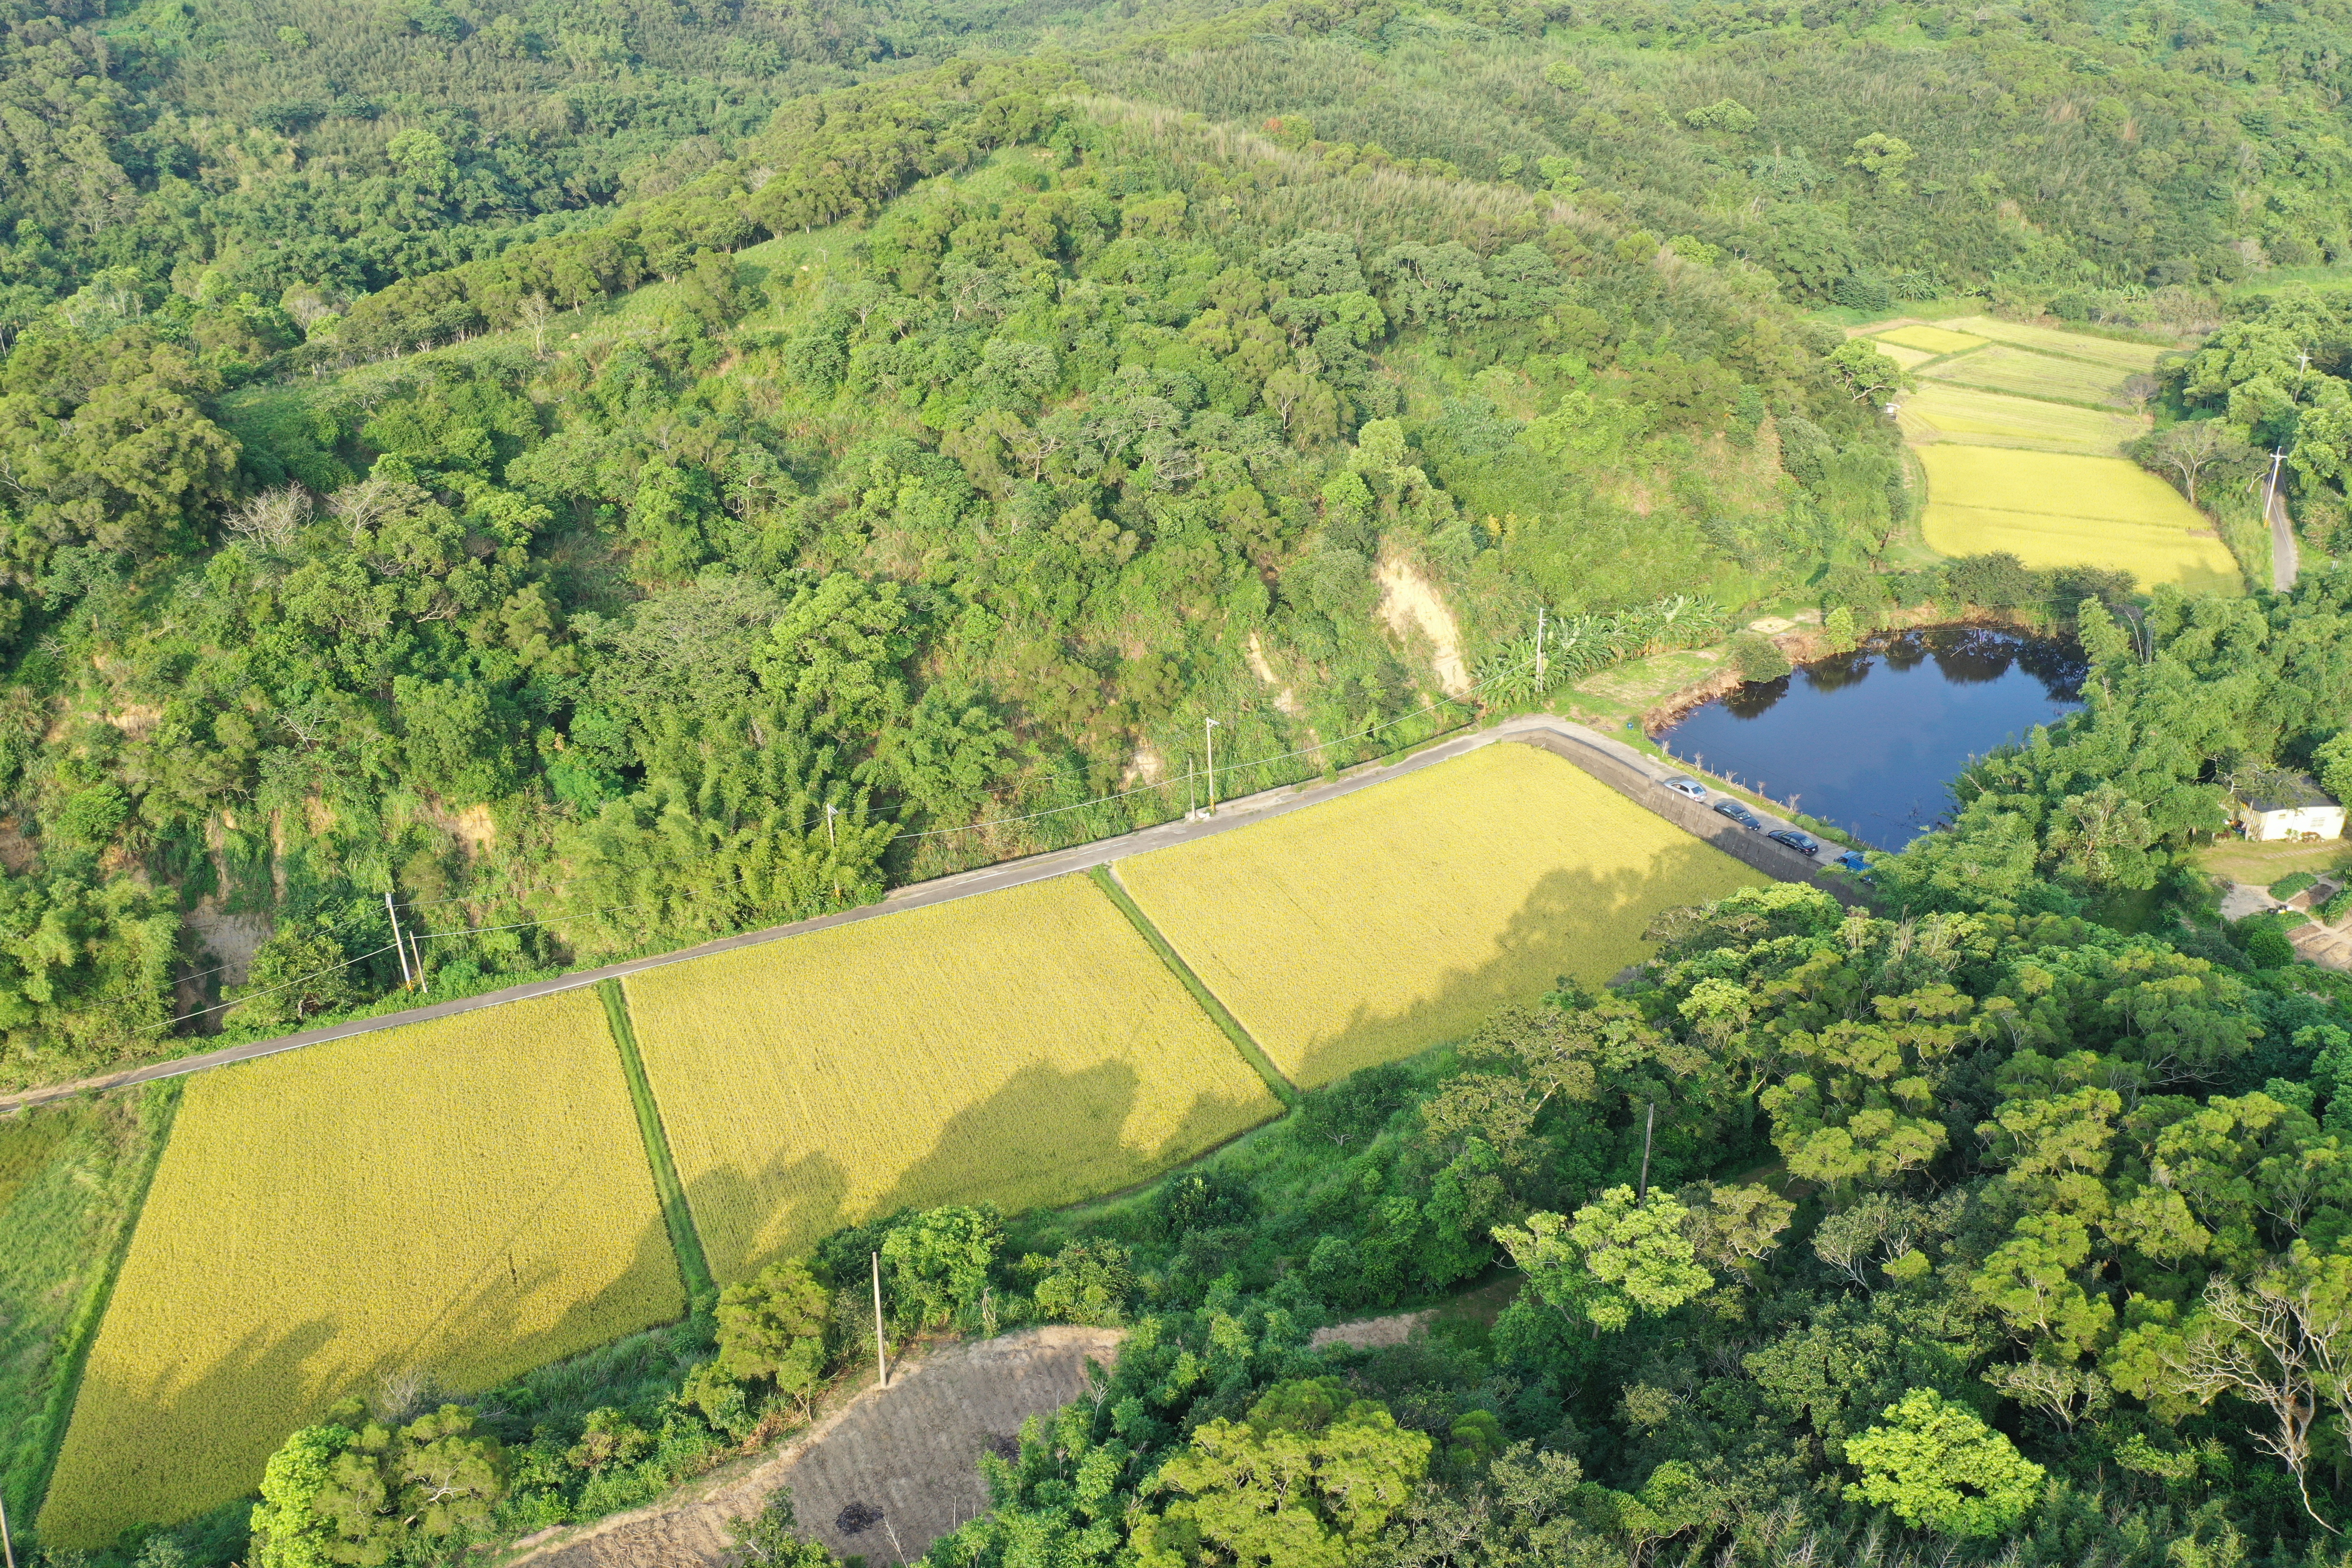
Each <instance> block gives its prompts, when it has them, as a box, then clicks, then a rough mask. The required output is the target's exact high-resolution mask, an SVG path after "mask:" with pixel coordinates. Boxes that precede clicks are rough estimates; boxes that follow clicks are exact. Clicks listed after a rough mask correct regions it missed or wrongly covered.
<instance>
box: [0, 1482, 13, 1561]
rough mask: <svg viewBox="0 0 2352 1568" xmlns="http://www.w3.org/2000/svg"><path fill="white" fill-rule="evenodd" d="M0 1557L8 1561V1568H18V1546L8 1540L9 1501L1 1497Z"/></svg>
mask: <svg viewBox="0 0 2352 1568" xmlns="http://www.w3.org/2000/svg"><path fill="white" fill-rule="evenodd" d="M0 1557H5V1558H6V1559H7V1560H8V1568H16V1542H13V1541H10V1540H9V1539H8V1500H7V1499H6V1498H5V1497H0Z"/></svg>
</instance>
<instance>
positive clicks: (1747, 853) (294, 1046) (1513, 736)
mask: <svg viewBox="0 0 2352 1568" xmlns="http://www.w3.org/2000/svg"><path fill="white" fill-rule="evenodd" d="M1497 741H1517V742H1525V743H1528V744H1530V745H1535V746H1538V747H1540V748H1542V749H1543V750H1545V751H1548V752H1554V753H1555V754H1557V755H1559V756H1562V757H1565V758H1567V759H1568V760H1569V761H1570V762H1572V763H1576V764H1577V765H1578V766H1579V767H1580V768H1582V769H1584V770H1585V771H1586V772H1587V773H1591V774H1592V775H1593V776H1594V777H1595V778H1597V779H1599V780H1600V781H1601V783H1603V784H1608V785H1609V786H1610V787H1611V788H1612V789H1614V790H1616V791H1617V792H1618V793H1619V794H1620V795H1624V796H1626V797H1627V798H1628V799H1630V800H1633V801H1634V802H1636V803H1637V804H1639V805H1643V806H1646V807H1648V808H1649V809H1650V810H1652V811H1654V812H1655V813H1657V814H1658V815H1659V816H1663V817H1664V818H1665V819H1666V820H1667V821H1669V822H1671V823H1673V824H1675V826H1678V827H1680V828H1682V829H1684V830H1685V831H1686V832H1688V833H1690V834H1692V835H1693V836H1694V837H1700V838H1704V839H1706V840H1707V841H1708V842H1709V843H1711V844H1713V845H1714V846H1715V847H1717V848H1718V849H1721V850H1723V851H1724V852H1725V853H1726V854H1728V855H1730V856H1732V857H1734V858H1738V859H1739V860H1742V861H1745V862H1746V863H1747V864H1748V865H1750V866H1753V867H1754V868H1757V869H1758V870H1759V871H1762V872H1764V873H1765V874H1766V875H1768V876H1771V877H1777V878H1779V879H1780V880H1782V881H1801V880H1811V881H1815V882H1818V883H1819V884H1820V885H1821V886H1822V887H1826V888H1828V889H1829V890H1830V891H1831V892H1832V893H1834V894H1836V895H1837V896H1838V897H1839V898H1841V899H1843V900H1846V901H1847V902H1849V903H1852V902H1858V901H1860V900H1858V899H1857V898H1856V896H1855V894H1854V893H1853V890H1852V889H1850V888H1848V887H1846V886H1844V885H1843V884H1841V883H1838V882H1837V881H1835V879H1823V878H1822V877H1821V876H1820V875H1819V873H1818V870H1817V868H1815V866H1814V865H1813V863H1812V862H1811V860H1809V859H1807V858H1805V857H1803V856H1801V855H1799V854H1798V853H1797V852H1796V851H1795V850H1793V849H1787V848H1784V847H1781V846H1780V845H1778V844H1774V843H1772V842H1771V841H1770V840H1769V839H1767V838H1765V837H1764V836H1763V835H1762V834H1760V833H1750V832H1748V831H1746V830H1745V829H1742V828H1740V827H1738V826H1736V825H1735V824H1733V823H1731V822H1729V821H1727V820H1726V819H1725V818H1723V817H1720V816H1716V815H1715V813H1714V812H1712V811H1710V810H1708V809H1707V808H1706V806H1703V805H1699V804H1698V803H1697V802H1696V801H1692V800H1688V799H1685V797H1684V796H1682V795H1676V794H1675V792H1673V791H1672V790H1669V789H1666V788H1664V787H1663V786H1661V785H1660V784H1659V783H1658V781H1659V780H1660V779H1664V778H1670V777H1673V776H1675V775H1674V774H1673V773H1670V772H1667V771H1666V770H1664V769H1662V768H1661V767H1660V766H1659V765H1658V764H1657V763H1655V762H1654V761H1653V760H1652V759H1650V758H1648V757H1646V756H1644V755H1643V754H1642V753H1641V752H1637V751H1635V750H1634V749H1633V747H1631V746H1628V745H1626V744H1625V743H1624V742H1622V741H1616V740H1612V739H1611V738H1610V737H1609V736H1606V735H1603V734H1601V733H1600V732H1599V731H1594V730H1590V729H1587V728H1586V727H1585V726H1583V725H1581V724H1573V723H1570V722H1569V721H1567V720H1565V719H1556V718H1554V717H1552V716H1551V715H1550V714H1548V713H1533V714H1527V715H1523V716H1521V717H1518V718H1514V719H1506V720H1504V721H1502V722H1501V723H1499V724H1496V725H1495V726H1493V727H1492V728H1490V729H1486V730H1480V731H1474V732H1473V733H1470V734H1466V735H1456V736H1454V737H1453V738H1452V739H1450V740H1445V741H1440V742H1437V743H1435V744H1434V745H1432V746H1430V747H1428V748H1426V749H1425V750H1423V751H1420V752H1414V753H1413V754H1412V756H1409V757H1407V758H1405V759H1404V760H1403V761H1402V762H1399V763H1391V764H1389V765H1387V766H1381V765H1378V764H1374V765H1371V766H1368V767H1365V768H1362V769H1360V770H1357V771H1355V772H1352V773H1349V774H1347V775H1345V776H1342V777H1340V778H1339V779H1336V780H1333V781H1332V782H1330V783H1328V784H1309V785H1307V786H1306V787H1304V788H1300V787H1297V786H1286V787H1284V788H1281V789H1272V790H1266V791H1264V792H1263V793H1261V794H1258V795H1244V796H1242V797H1241V798H1240V799H1238V800H1231V801H1225V802H1223V803H1221V804H1220V805H1218V807H1217V815H1216V816H1213V817H1211V816H1197V817H1193V818H1190V819H1187V820H1181V821H1177V822H1170V823H1163V824H1161V825H1160V826H1157V827H1146V828H1142V829H1139V830H1138V831H1136V832H1134V833H1127V834H1122V835H1120V836H1119V837H1116V838H1099V839H1097V840H1095V841H1094V842H1093V843H1091V844H1082V845H1079V846H1078V847H1076V848H1072V849H1058V850H1055V851H1054V852H1052V853H1050V854H1045V855H1033V856H1030V857H1028V858H1026V859H1021V860H1009V861H1006V862H1004V863H1003V864H1002V865H996V866H989V867H984V868H981V869H979V870H976V871H964V872H960V873H958V874H957V875H955V876H952V877H941V878H940V879H937V880H935V881H929V882H917V883H914V884H912V885H910V886H908V887H904V888H899V889H895V890H894V891H892V892H891V893H890V894H889V895H888V896H887V897H886V898H884V899H883V900H882V901H881V902H879V903H876V904H867V905H866V906H864V907H863V908H860V909H855V910H844V911H842V912H841V913H839V914H832V915H822V916H819V917H818V918H817V919H815V920H810V921H795V922H793V924H791V925H781V926H770V927H767V928H766V929H764V930H761V931H745V932H743V933H741V934H740V935H738V936H730V937H722V938H720V939H719V941H717V942H704V943H702V944H701V945H700V946H699V947H688V948H681V949H680V950H678V951H677V952H665V953H657V954H656V955H655V956H653V957H650V958H634V959H630V960H629V961H627V962H626V963H609V964H606V965H605V966H604V967H603V968H601V969H583V970H580V971H578V972H576V973H571V974H565V975H560V976H558V977H557V978H555V979H553V980H537V981H533V982H531V983H530V984H525V985H511V986H509V987H508V988H507V989H505V990H503V991H490V992H485V993H484V994H481V995H479V996H464V997H459V998H457V999H456V1000H453V1001H448V1002H436V1003H434V1004H433V1005H429V1006H425V1007H412V1008H409V1009H408V1010H406V1011H404V1012H399V1013H385V1014H383V1015H381V1016H376V1017H372V1018H355V1019H352V1020H351V1021H350V1022H348V1023H341V1024H329V1025H325V1026H321V1027H319V1028H316V1029H305V1030H303V1031H301V1032H300V1033H299V1034H293V1035H281V1036H278V1037H276V1038H274V1039H267V1040H249V1041H247V1042H246V1043H245V1044H243V1045H237V1046H226V1047H222V1048H221V1049H219V1050H216V1051H206V1052H205V1053H204V1054H202V1055H201V1056H192V1057H182V1058H178V1059H176V1060H173V1061H168V1062H157V1063H154V1064H153V1065H152V1066H149V1067H142V1068H131V1069H129V1070H127V1071H123V1072H118V1073H110V1074H107V1075H104V1076H101V1077H98V1078H87V1079H77V1080H75V1081H73V1082H71V1083H60V1084H51V1085H48V1086H47V1087H46V1088H42V1089H27V1090H26V1091H25V1092H23V1093H20V1094H13V1095H6V1096H0V1115H6V1114H7V1113H9V1112H10V1111H13V1110H20V1109H22V1108H23V1107H26V1106H29V1105H44V1104H47V1103H48V1102H49V1101H51V1100H64V1099H67V1098H69V1097H70V1096H73V1095H76V1094H80V1093H84V1092H86V1091H89V1090H94V1089H121V1088H124V1087H127V1086H129V1085H131V1084H139V1083H149V1082H152V1081H153V1080H155V1079H166V1078H180V1077H183V1076H184V1075H186V1074H188V1073H194V1072H202V1071H204V1070H205V1069H206V1068H216V1067H226V1066H228V1065H229V1064H231V1063H233V1062H243V1061H251V1060H253V1059H254V1058H257V1057H267V1056H275V1055H276V1054H278V1052H279V1051H291V1050H299V1049H300V1048H301V1047H304V1046H316V1045H323V1044H324V1043H326V1042H327V1041H329V1040H340V1039H344V1038H347V1037H350V1036H352V1035H365V1034H373V1032H375V1031H376V1030H378V1029H396V1028H399V1027H400V1026H403V1025H404V1024H421V1023H424V1022H425V1021H426V1020H428V1019H432V1018H446V1017H451V1016H455V1015H457V1014H459V1013H469V1012H472V1011H473V1010H474V1009H475V1008H477V1007H495V1006H498V1005H500V1004H502V1003H507V1002H520V1001H521V1000H523V999H524V998H526V997H531V996H550V995H552V994H555V993H557V992H559V991H570V990H572V989H574V988H576V987H579V986H582V985H593V984H596V983H597V982H598V981H600V980H607V979H611V978H613V977H614V976H615V975H623V974H638V973H644V972H645V971H646V970H648V969H658V968H660V967H661V966H662V965H663V964H666V963H685V962H686V961H687V960H688V959H694V958H701V957H705V956H707V955H709V954H710V953H714V952H730V951H732V950H733V949H736V948H739V947H756V946H758V945H760V944H761V942H781V941H782V940H784V939H785V938H787V937H795V936H801V935H803V934H805V933H806V932H809V931H824V930H827V929H829V928H831V927H833V926H838V925H847V924H849V923H850V922H851V921H866V920H876V919H879V918H880V917H882V916H885V915H893V914H898V913H899V912H900V911H901V910H919V909H923V908H926V907H928V906H929V905H932V904H943V903H946V902H948V901H950V900H954V899H965V898H970V897H971V896H972V895H974V894H976V893H993V892H997V891H999V890H1001V889H1005V888H1017V887H1019V886H1021V885H1022V884H1024V883H1026V882H1040V881H1044V880H1045V879H1046V878H1049V877H1060V876H1066V875H1067V874H1068V873H1070V872H1072V871H1084V870H1087V869H1088V868H1092V867H1096V866H1103V865H1108V864H1109V863H1110V862H1111V861H1113V860H1123V859H1125V858H1128V857H1129V856H1130V855H1140V854H1143V853H1145V852H1146V851H1148V850H1152V849H1165V848H1167V847H1170V846H1171V845H1176V844H1189V843H1192V841H1193V840H1195V839H1199V838H1206V837H1211V836H1212V835H1214V834H1219V833H1229V832H1231V831H1232V830H1233V829H1234V828H1236V827H1245V826H1249V825H1250V824H1251V823H1253V822H1265V821H1267V820H1269V819H1271V818H1273V817H1276V816H1285V815H1286V814H1288V813H1290V812H1294V811H1303V810H1305V809H1306V808H1307V807H1308V806H1311V805H1321V804H1322V803H1323V802H1325V801H1328V800H1336V799H1338V798H1339V796H1341V795H1352V794H1354V793H1355V792H1356V791H1358V790H1360V789H1367V788H1370V786H1371V785H1373V784H1380V783H1381V782H1383V781H1384V780H1388V779H1392V778H1398V777H1401V776H1402V775H1403V774H1405V773H1417V772H1419V771H1420V770H1421V769H1423V768H1426V767H1430V766H1433V765H1434V764H1435V763H1442V762H1445V761H1447V760H1449V759H1451V758H1454V757H1458V756H1461V755H1463V754H1464V753H1465V752H1474V751H1476V750H1477V749H1478V748H1479V747H1481V746H1488V745H1492V744H1494V743H1495V742H1497ZM1766 826H1768V827H1769V826H1790V825H1789V824H1787V823H1785V822H1781V821H1780V820H1778V819H1775V818H1772V817H1770V816H1767V817H1766Z"/></svg>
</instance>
